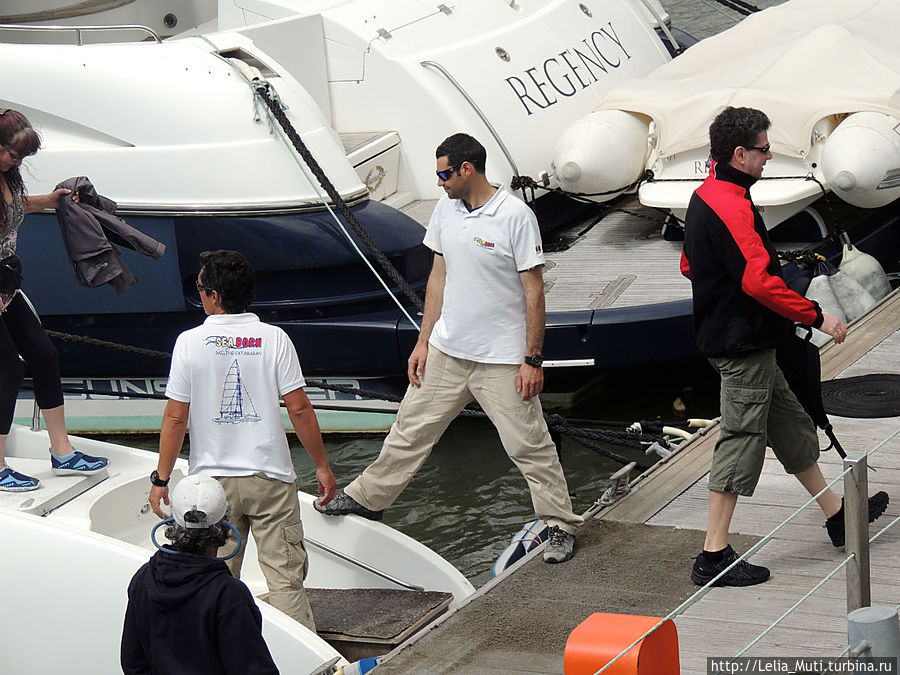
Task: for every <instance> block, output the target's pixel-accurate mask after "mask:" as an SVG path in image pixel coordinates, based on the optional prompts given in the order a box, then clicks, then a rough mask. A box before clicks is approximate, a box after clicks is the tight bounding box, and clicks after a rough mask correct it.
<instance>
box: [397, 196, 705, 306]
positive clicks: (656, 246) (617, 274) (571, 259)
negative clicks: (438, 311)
mask: <svg viewBox="0 0 900 675" xmlns="http://www.w3.org/2000/svg"><path fill="white" fill-rule="evenodd" d="M436 203H437V200H420V201H414V202H411V203H409V204H407V205H405V206H403V207H401V209H400V210H401V211H403V212H404V213H405V214H406V215H408V216H410V217H411V218H413V219H414V220H416V221H417V222H419V223H421V225H422V226H423V227H425V226H426V225H427V224H428V219H429V218H430V217H431V212H432V211H434V205H435V204H436ZM661 227H662V216H661V215H660V213H659V212H658V211H656V210H655V209H651V208H648V207H645V206H643V205H641V203H640V202H639V201H638V200H637V197H623V198H620V199H618V200H616V202H615V205H614V206H613V207H611V209H610V210H609V212H607V213H606V214H605V215H603V216H602V217H601V218H600V219H599V220H598V217H597V216H592V217H591V218H590V219H589V220H587V221H584V222H579V223H576V224H574V225H572V226H571V227H568V228H565V229H563V230H560V231H557V232H554V233H552V234H551V235H549V236H547V237H545V238H544V248H545V249H549V248H550V247H551V244H552V242H554V241H556V240H559V239H565V240H567V241H569V242H570V244H569V246H568V248H566V249H565V250H562V251H553V252H547V253H546V254H545V259H546V261H547V262H546V265H545V267H544V291H545V293H546V302H547V311H548V312H568V311H582V310H593V309H606V308H612V307H616V308H621V307H636V306H641V305H649V304H654V303H658V302H670V301H674V300H688V299H690V297H691V284H690V282H689V281H688V280H687V279H685V278H684V277H683V276H682V275H681V272H680V271H679V260H680V258H681V247H682V243H681V242H680V241H666V240H664V239H663V238H662V236H661ZM585 230H586V231H585ZM558 281H563V282H564V283H557V282H558Z"/></svg>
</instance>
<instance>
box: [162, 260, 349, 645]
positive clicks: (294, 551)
mask: <svg viewBox="0 0 900 675" xmlns="http://www.w3.org/2000/svg"><path fill="white" fill-rule="evenodd" d="M255 288H256V275H255V273H254V272H253V268H252V267H251V266H250V263H249V261H248V260H247V258H245V257H244V256H243V255H242V254H241V253H238V252H237V251H212V252H210V251H206V252H204V253H202V254H201V255H200V273H199V275H198V276H197V291H198V292H199V294H200V301H201V302H202V303H203V309H204V311H205V312H206V314H207V315H208V316H207V318H206V321H204V322H203V323H202V324H201V325H200V326H197V327H196V328H192V329H190V330H187V331H185V332H184V333H182V334H181V335H179V336H178V339H177V340H176V342H175V349H174V350H173V353H172V366H171V370H170V372H169V382H168V384H167V385H166V396H167V397H168V398H169V402H168V404H167V405H166V411H165V413H164V415H163V423H162V429H161V431H160V436H159V464H158V466H157V470H156V471H154V472H153V473H152V474H151V476H150V482H151V483H152V484H153V487H152V488H151V491H150V505H151V507H152V508H153V511H154V513H156V514H157V515H158V516H159V517H160V518H162V517H165V515H164V513H163V512H162V510H161V508H160V505H159V502H160V499H162V500H164V501H165V503H166V504H168V503H169V494H168V487H167V485H168V482H169V476H170V475H171V473H172V469H173V467H174V466H175V460H176V458H177V457H178V453H179V452H180V451H181V446H182V444H183V443H184V434H185V431H186V429H187V424H188V421H190V428H191V451H190V460H189V463H190V473H191V474H203V475H207V476H213V477H214V478H216V479H218V480H219V482H220V483H222V487H224V488H225V494H226V496H227V498H228V503H229V504H231V507H232V512H231V514H230V515H229V520H230V521H231V523H232V524H233V525H234V526H235V527H236V528H237V529H238V531H239V532H240V533H241V537H242V538H243V540H244V541H247V535H248V532H252V533H253V538H254V539H255V540H256V548H257V551H258V555H259V565H260V567H261V568H262V571H263V574H264V575H265V577H266V583H267V585H268V587H269V595H268V601H269V604H271V605H273V606H274V607H277V608H278V609H280V610H281V611H282V612H284V613H285V614H287V615H288V616H291V617H293V618H294V619H295V620H296V621H299V622H300V623H302V624H304V625H306V626H307V627H309V628H310V629H312V630H315V622H314V621H313V616H312V610H311V609H310V606H309V600H308V599H307V597H306V591H305V590H304V588H303V579H304V578H305V577H306V569H307V560H306V550H305V549H304V547H303V525H302V524H301V522H300V502H299V500H298V498H297V486H296V484H295V480H296V477H297V476H296V474H295V473H294V465H293V462H292V461H291V454H290V449H289V447H288V442H287V438H286V436H285V433H284V424H283V422H282V419H281V409H280V406H279V403H278V399H279V396H280V397H281V398H282V399H283V400H284V404H285V407H286V408H287V412H288V415H289V416H290V419H291V423H292V424H293V427H294V431H295V432H296V434H297V437H298V438H299V439H300V442H301V443H303V447H304V448H306V452H307V453H309V456H310V459H312V461H313V462H314V463H315V465H316V478H317V480H318V483H319V486H318V487H319V492H320V493H321V494H322V495H323V496H322V502H323V503H327V502H328V501H329V500H330V499H331V498H332V497H333V496H334V493H335V489H336V488H337V482H336V481H335V479H334V475H333V474H332V472H331V467H330V466H329V465H328V459H327V457H326V456H325V447H324V445H323V443H322V435H321V433H320V432H319V423H318V421H317V420H316V415H315V411H314V410H313V408H312V405H311V404H310V402H309V399H308V398H307V396H306V393H305V392H304V391H303V385H304V384H305V381H304V379H303V373H302V372H301V371H300V361H299V359H298V358H297V352H296V350H295V349H294V345H293V344H292V343H291V341H290V338H288V336H287V335H286V334H285V332H284V331H283V330H281V329H280V328H278V327H277V326H271V325H269V324H266V323H262V322H261V321H260V320H259V317H257V316H256V315H255V314H251V313H249V312H247V311H246V310H247V307H249V305H250V303H251V302H252V301H253V297H254V294H255ZM243 554H244V550H243V549H242V550H241V551H240V553H239V554H238V555H237V556H235V557H234V558H232V559H231V560H229V561H228V567H229V568H230V569H231V573H232V574H233V575H234V576H235V577H236V578H238V579H239V578H240V571H241V563H242V562H243Z"/></svg>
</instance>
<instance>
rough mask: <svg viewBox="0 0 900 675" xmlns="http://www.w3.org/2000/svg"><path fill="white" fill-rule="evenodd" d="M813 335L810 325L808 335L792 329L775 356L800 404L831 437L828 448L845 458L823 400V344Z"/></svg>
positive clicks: (829, 437) (845, 454)
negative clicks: (813, 339) (820, 348)
mask: <svg viewBox="0 0 900 675" xmlns="http://www.w3.org/2000/svg"><path fill="white" fill-rule="evenodd" d="M811 338H812V328H807V334H806V337H805V338H802V337H799V336H798V335H797V334H796V333H792V334H791V337H790V338H789V339H787V340H783V341H782V342H781V344H779V345H778V349H776V351H775V360H776V361H777V362H778V367H779V368H780V369H781V372H782V373H784V379H785V380H787V383H788V386H789V387H790V388H791V391H793V392H794V395H795V396H796V397H797V400H798V401H800V405H802V406H803V409H804V410H805V411H806V413H807V414H808V415H809V416H810V417H811V418H812V421H813V423H814V424H815V425H816V426H817V427H819V428H820V429H821V430H822V431H824V432H825V435H826V436H828V439H829V440H830V441H831V445H829V446H828V447H827V448H825V449H826V450H830V449H831V448H834V449H835V450H837V453H838V454H839V455H840V456H841V458H844V457H846V456H847V453H846V452H844V448H842V447H841V444H840V443H839V442H838V439H837V438H836V437H835V435H834V428H833V427H832V426H831V422H829V421H828V415H827V414H826V413H825V406H824V405H823V404H822V363H821V361H819V348H818V347H817V346H816V345H814V344H813V343H812V341H811Z"/></svg>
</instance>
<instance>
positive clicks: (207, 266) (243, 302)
mask: <svg viewBox="0 0 900 675" xmlns="http://www.w3.org/2000/svg"><path fill="white" fill-rule="evenodd" d="M200 281H201V282H202V283H203V285H204V286H206V287H207V288H209V289H211V290H215V291H218V292H219V302H220V303H221V304H222V309H224V310H225V311H226V312H228V313H229V314H241V313H242V312H245V311H247V308H248V307H249V306H250V303H252V302H253V299H254V298H255V297H256V273H255V272H254V271H253V266H252V265H251V264H250V261H249V260H247V258H246V256H245V255H244V254H243V253H239V252H238V251H224V250H219V251H204V252H203V253H201V254H200ZM204 292H206V291H201V293H204Z"/></svg>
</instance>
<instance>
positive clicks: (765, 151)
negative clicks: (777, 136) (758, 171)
mask: <svg viewBox="0 0 900 675" xmlns="http://www.w3.org/2000/svg"><path fill="white" fill-rule="evenodd" d="M771 147H772V144H771V143H766V144H765V145H764V146H762V147H761V148H760V147H757V146H755V145H751V146H750V147H749V148H746V149H747V150H756V151H758V152H761V153H762V154H764V155H768V154H769V150H770V149H771Z"/></svg>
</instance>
